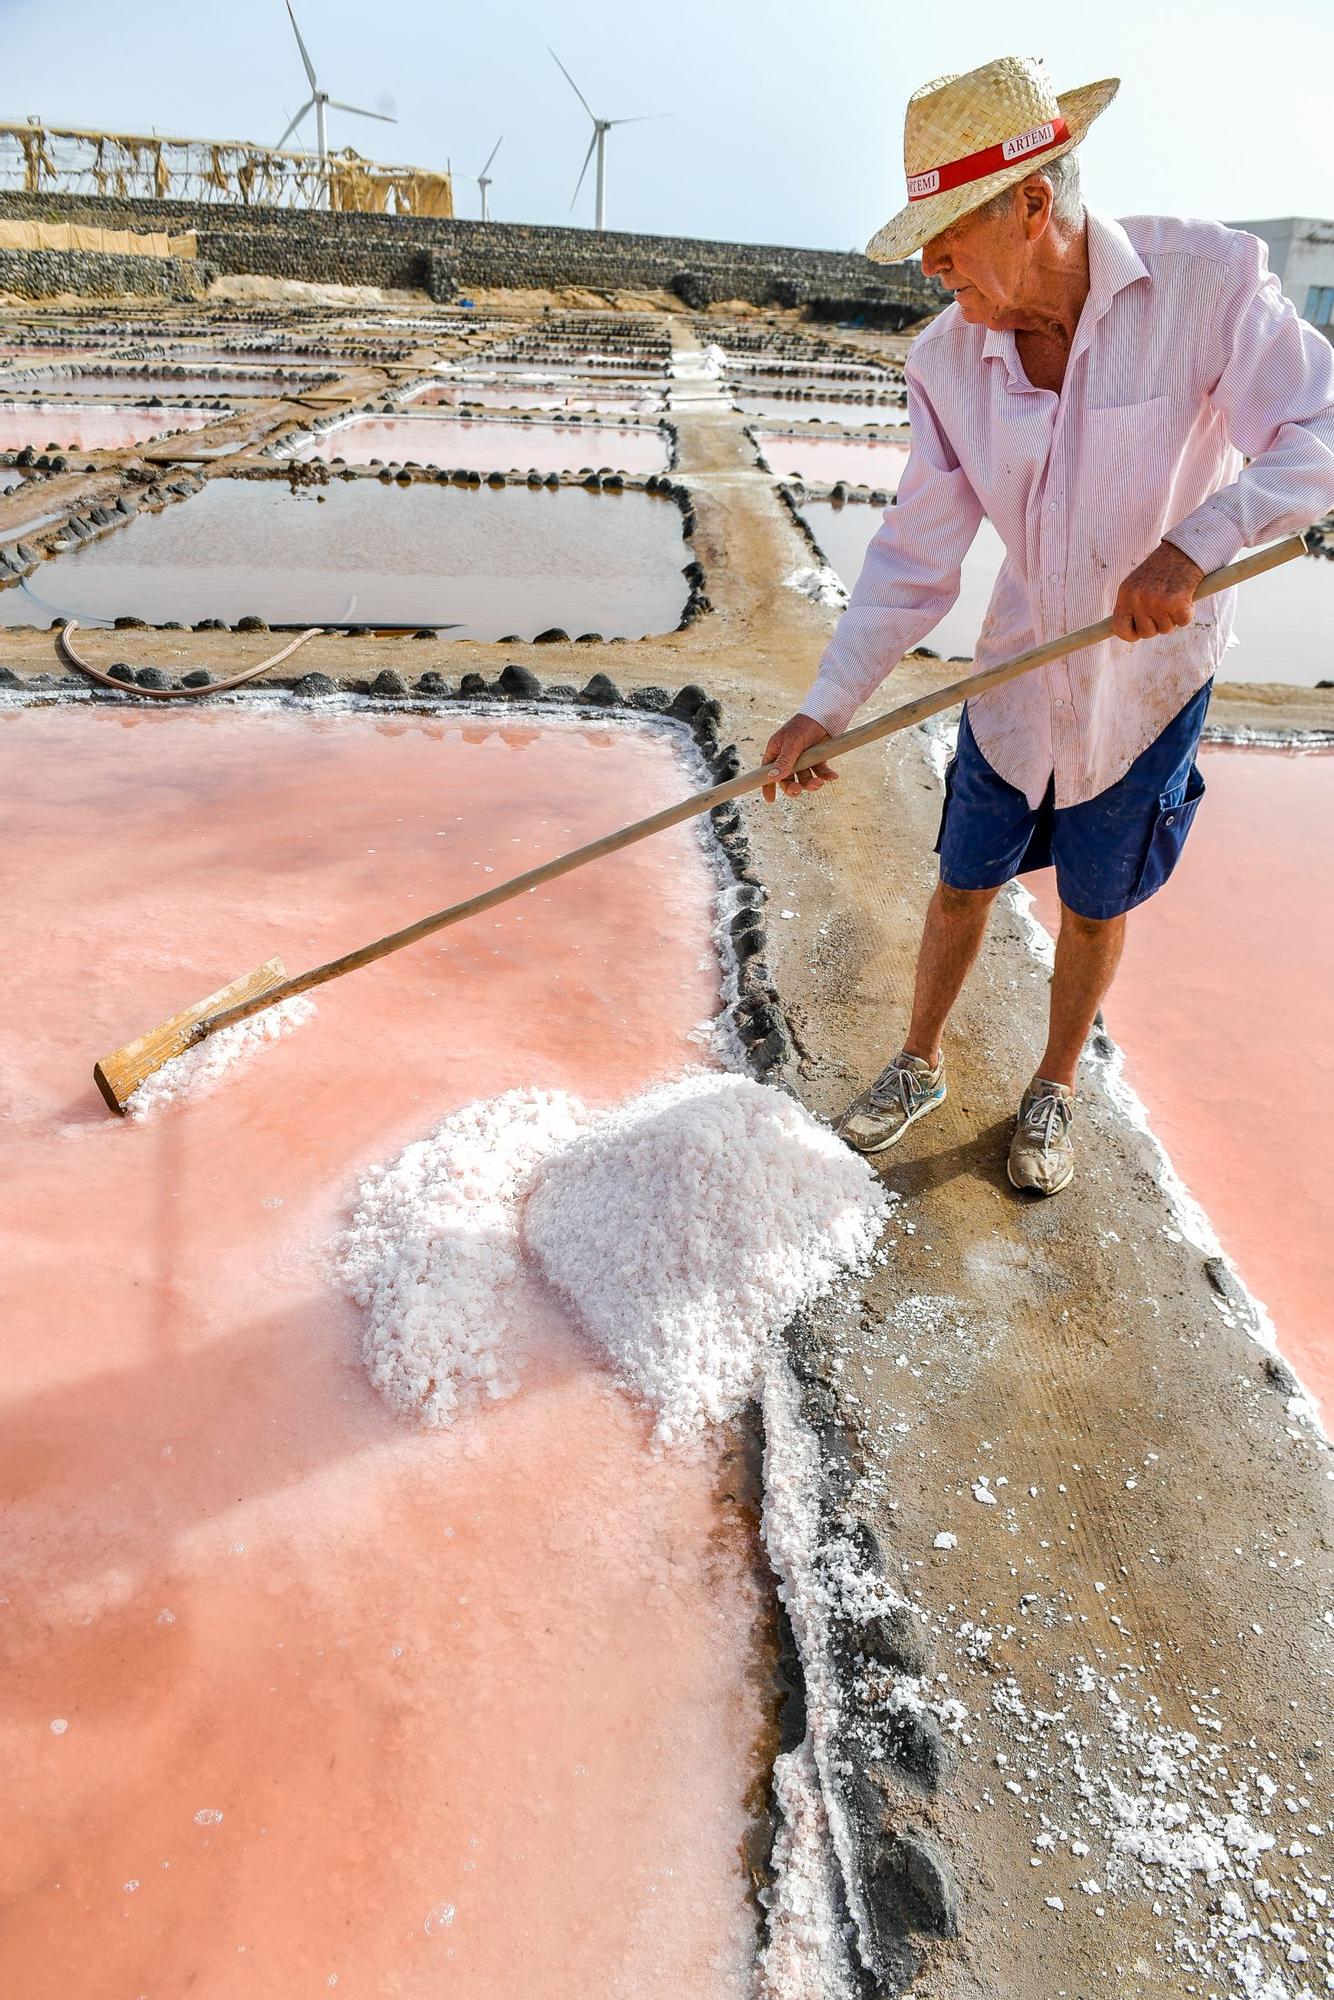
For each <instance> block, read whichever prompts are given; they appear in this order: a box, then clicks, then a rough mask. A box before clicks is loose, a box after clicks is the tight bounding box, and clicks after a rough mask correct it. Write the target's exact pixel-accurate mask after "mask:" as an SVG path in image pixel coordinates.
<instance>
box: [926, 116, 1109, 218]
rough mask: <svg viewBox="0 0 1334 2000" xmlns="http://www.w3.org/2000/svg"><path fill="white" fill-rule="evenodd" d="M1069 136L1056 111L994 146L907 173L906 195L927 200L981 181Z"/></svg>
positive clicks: (1068, 131) (1048, 150)
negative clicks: (926, 169) (1043, 121)
mask: <svg viewBox="0 0 1334 2000" xmlns="http://www.w3.org/2000/svg"><path fill="white" fill-rule="evenodd" d="M1069 137H1070V128H1069V127H1068V125H1067V124H1066V122H1065V120H1064V118H1062V117H1060V116H1059V114H1058V116H1057V117H1055V118H1052V119H1049V120H1048V121H1047V123H1046V124H1045V125H1034V126H1033V128H1032V130H1031V131H1028V132H1020V133H1019V134H1018V135H1017V136H1016V137H1015V138H1013V139H1002V140H1001V142H1000V144H999V145H998V146H984V147H983V148H982V150H981V152H980V153H968V154H966V155H965V156H964V158H963V159H962V160H950V161H949V162H948V163H947V164H946V165H945V166H943V167H932V168H931V169H930V170H929V171H928V172H927V173H924V174H911V175H910V176H909V178H908V199H909V201H928V200H929V199H930V197H931V196H932V195H933V194H944V193H945V192H946V191H947V189H949V188H956V187H966V186H967V184H968V182H969V181H984V180H986V179H988V177H989V176H990V175H992V174H998V173H1000V172H1001V171H1002V170H1003V169H1004V168H1005V167H1009V166H1013V165H1014V162H1015V161H1016V160H1030V159H1037V158H1038V157H1039V156H1040V155H1041V154H1043V153H1049V152H1051V150H1052V148H1053V147H1054V146H1062V145H1064V144H1065V141H1066V140H1067V139H1068V138H1069Z"/></svg>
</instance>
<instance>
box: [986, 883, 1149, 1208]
mask: <svg viewBox="0 0 1334 2000" xmlns="http://www.w3.org/2000/svg"><path fill="white" fill-rule="evenodd" d="M1125 935H1126V920H1125V917H1124V915H1122V916H1119V917H1106V918H1097V917H1081V916H1079V915H1077V914H1076V912H1075V911H1074V910H1072V909H1071V908H1070V907H1069V905H1068V904H1066V903H1062V904H1061V931H1060V936H1059V937H1058V938H1057V940H1056V964H1055V968H1054V970H1053V972H1052V981H1051V1003H1050V1008H1049V1012H1048V1023H1047V1046H1046V1048H1045V1049H1044V1051H1043V1055H1042V1061H1041V1062H1040V1064H1039V1065H1038V1072H1037V1075H1036V1076H1035V1077H1034V1078H1033V1081H1032V1083H1030V1084H1029V1086H1028V1089H1027V1090H1026V1091H1025V1092H1024V1094H1023V1097H1022V1099H1021V1100H1020V1104H1019V1116H1018V1118H1017V1119H1016V1120H1015V1128H1014V1137H1013V1139H1012V1140H1011V1141H1010V1159H1009V1166H1008V1172H1009V1176H1010V1181H1011V1183H1012V1185H1013V1186H1015V1187H1017V1188H1023V1189H1026V1190H1028V1191H1029V1192H1031V1193H1033V1194H1059V1193H1060V1191H1061V1189H1062V1188H1063V1187H1067V1186H1068V1185H1069V1183H1070V1181H1071V1180H1072V1179H1073V1177H1074V1171H1075V1159H1074V1148H1073V1146H1072V1144H1071V1138H1070V1127H1071V1124H1072V1122H1073V1120H1074V1115H1075V1071H1076V1070H1077V1069H1078V1067H1079V1058H1080V1056H1081V1055H1082V1054H1083V1052H1084V1044H1085V1042H1086V1041H1087V1040H1088V1033H1089V1029H1090V1028H1091V1027H1092V1026H1093V1017H1094V1015H1095V1014H1096V1013H1097V1011H1098V1008H1099V1007H1100V1006H1101V1004H1102V998H1103V995H1104V994H1105V993H1106V991H1107V989H1108V987H1109V986H1110V985H1111V983H1112V980H1113V978H1114V977H1115V975H1116V968H1117V965H1118V964H1119V962H1120V958H1121V946H1122V944H1123V943H1124V942H1125Z"/></svg>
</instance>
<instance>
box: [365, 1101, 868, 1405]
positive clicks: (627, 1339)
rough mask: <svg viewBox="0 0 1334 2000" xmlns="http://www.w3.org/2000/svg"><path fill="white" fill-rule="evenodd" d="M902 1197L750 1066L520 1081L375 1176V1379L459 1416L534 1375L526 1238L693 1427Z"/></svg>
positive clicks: (638, 1372) (610, 1340) (857, 1258)
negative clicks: (670, 1075) (551, 1085)
mask: <svg viewBox="0 0 1334 2000" xmlns="http://www.w3.org/2000/svg"><path fill="white" fill-rule="evenodd" d="M887 1207H888V1197H887V1196H886V1194H885V1192H884V1190H883V1189H882V1188H881V1186H880V1183H879V1181H878V1180H877V1179H876V1176H875V1175H874V1174H873V1173H872V1171H871V1169H870V1168H869V1167H868V1166H867V1165H866V1163H865V1161H864V1160H862V1159H860V1158H859V1157H858V1156H857V1155H856V1154H854V1153H851V1152H849V1150H848V1149H847V1148H846V1147H845V1146H843V1145H842V1144H841V1143H840V1142H839V1140H838V1139H836V1138H835V1137H834V1135H833V1133H831V1132H830V1131H829V1130H828V1129H827V1128H826V1127H825V1126H823V1125H821V1124H819V1123H818V1122H817V1121H816V1120H815V1119H814V1118H812V1117H811V1115H810V1114H809V1113H808V1112H807V1111H805V1110H804V1109H803V1108H802V1107H801V1105H799V1104H798V1103H797V1102H796V1101H795V1100H794V1099H792V1098H790V1097H788V1096H786V1095H785V1094H784V1093H783V1092H781V1091H777V1090H773V1089H770V1088H767V1087H766V1086H765V1085H763V1084H758V1083H754V1082H752V1081H750V1079H748V1078H746V1077H740V1076H733V1075H714V1074H710V1073H705V1072H700V1073H695V1074H691V1075H688V1076H685V1077H683V1078H681V1079H679V1080H678V1081H676V1082H674V1083H670V1084H666V1085H664V1086H662V1087H661V1088H659V1089H657V1090H654V1091H651V1092H649V1093H648V1094H647V1095H646V1096H643V1097H639V1098H635V1099H632V1100H631V1101H630V1102H629V1103H628V1104H625V1105H623V1106H620V1107H619V1108H617V1109H615V1110H612V1111H610V1112H593V1111H590V1110H588V1109H587V1108H586V1107H585V1106H583V1105H581V1104H580V1103H579V1102H578V1101H577V1100H576V1099H573V1098H570V1097H567V1096H563V1095H560V1094H557V1093H550V1092H542V1091H512V1092H509V1093H507V1094H506V1095H505V1096H503V1097H498V1098H495V1099H494V1100H492V1101H491V1102H490V1103H488V1104H474V1105H470V1106H467V1107H466V1108H465V1109H464V1110H462V1111H460V1112H457V1113H456V1114H455V1115H454V1116H453V1117H451V1118H448V1119H446V1120H445V1122H444V1124H443V1125H441V1127H440V1128H439V1130H438V1131H437V1132H436V1133H435V1134H434V1135H433V1137H431V1138H430V1139H426V1140H422V1141H419V1142H417V1143H416V1144H414V1145H411V1146H409V1147H407V1148H406V1150H405V1151H404V1152H403V1153H402V1154H401V1155H400V1157H399V1158H398V1159H397V1160H396V1161H395V1162H394V1163H393V1164H392V1165H390V1166H388V1167H384V1168H379V1169H376V1170H374V1171H373V1172H372V1173H371V1174H370V1175H369V1176H368V1177H367V1179H366V1180H365V1181H364V1182H363V1184H362V1187H361V1190H360V1198H359V1202H358V1206H357V1210H356V1213H355V1215H354V1218H353V1221H352V1225H351V1228H350V1229H349V1231H348V1233H347V1236H346V1238H345V1239H344V1243H343V1246H342V1252H341V1259H342V1274H343V1278H344V1282H345V1283H346V1285H347V1287H348V1290H349V1291H350V1293H351V1294H352V1296H353V1297H354V1298H355V1299H356V1300H357V1301H358V1303H359V1304H361V1305H363V1306H364V1307H365V1308H366V1309H367V1311H368V1315H369V1318H368V1324H367V1329H366V1336H365V1342H364V1350H363V1351H364V1357H365V1361H366V1365H367V1367H368V1369H369V1371H370V1375H371V1379H372V1381H373V1382H374V1383H375V1385H376V1387H377V1388H378V1389H379V1390H380V1392H381V1394H382V1395H384V1397H385V1398H386V1400H387V1401H388V1402H389V1403H390V1404H391V1405H392V1406H393V1407H394V1408H395V1409H397V1410H399V1411H402V1412H404V1413H405V1414H410V1415H413V1416H415V1417H417V1418H418V1419H419V1420H420V1421H422V1422H425V1423H428V1424H445V1423H448V1422H449V1421H450V1420H451V1418H452V1417H453V1416H454V1415H455V1413H456V1412H457V1411H458V1409H459V1408H460V1406H461V1405H463V1404H466V1403H467V1402H469V1401H474V1400H476V1399H477V1398H478V1396H488V1395H489V1396H504V1395H510V1394H512V1393H513V1392H514V1390H515V1389H516V1388H517V1387H518V1378H517V1372H516V1369H515V1367H514V1365H513V1362H512V1358H511V1357H512V1356H513V1355H514V1354H515V1352H516V1351H517V1342H516V1338H515V1335H516V1329H515V1328H514V1327H513V1326H512V1325H511V1324H510V1323H509V1320H508V1317H507V1308H510V1307H511V1306H512V1305H513V1302H514V1299H515V1294H516V1288H517V1287H518V1285H519V1283H520V1281H521V1278H522V1270H523V1252H524V1249H525V1248H526V1249H527V1251H528V1252H529V1253H530V1255H531V1256H532V1258H533V1259H534V1260H535V1261H536V1263H537V1265H538V1266H539V1268H540V1270H541V1272H542V1274H543V1275H544V1276H545V1277H546V1279H547V1280H548V1281H549V1282H550V1283H551V1284H552V1285H553V1286H554V1287H555V1288H556V1290H557V1291H558V1292H560V1293H561V1295H562V1296H563V1297H564V1298H565V1299H566V1300H567V1301H568V1303H569V1304H570V1305H571V1306H572V1307H573V1309H574V1311H575V1313H576V1315H577V1316H578V1319H579V1320H580V1322H581V1323H582V1325H583V1327H584V1329H585V1331H586V1332H587V1333H588V1334H589V1335H590V1336H591V1338H592V1339H593V1340H594V1341H595V1342H596V1344H597V1346H598V1347H599V1349H600V1350H601V1351H602V1353H603V1354H604V1355H605V1356H606V1358H607V1360H608V1362H609V1363H610V1365H611V1367H612V1369H613V1371H614V1373H615V1374H616V1376H617V1377H618V1379H619V1380H620V1381H621V1383H622V1384H623V1385H624V1386H625V1387H626V1388H627V1389H629V1390H630V1391H631V1392H632V1393H633V1394H634V1395H636V1396H637V1397H639V1398H640V1399H641V1400H642V1401H644V1402H645V1403H647V1404H648V1405H649V1406H650V1407H651V1408H652V1409H653V1410H655V1411H656V1413H657V1426H656V1432H657V1436H658V1437H659V1439H660V1440H662V1441H663V1442H664V1443H669V1444H678V1443H681V1442H683V1441H685V1440H687V1439H689V1438H690V1437H692V1436H694V1435H696V1434H698V1433H699V1432H700V1431H702V1430H703V1429H704V1427H705V1426H706V1425H708V1424H710V1423H716V1422H719V1421H722V1420H723V1419H725V1418H727V1417H729V1416H732V1415H734V1414H735V1413H736V1412H737V1411H738V1410H739V1409H740V1408H741V1407H742V1405H743V1404H744V1403H745V1402H747V1401H748V1400H749V1399H750V1398H751V1397H752V1396H754V1395H756V1394H757V1393H758V1392H759V1390H760V1388H761V1385H762V1381H763V1377H764V1373H765V1360H766V1355H767V1353H768V1351H769V1347H770V1342H771V1341H772V1339H773V1337H774V1336H775V1335H776V1334H777V1333H778V1332H779V1331H780V1329H781V1328H782V1327H783V1326H784V1325H786V1324H787V1322H788V1321H789V1320H790V1319H791V1318H792V1317H793V1315H794V1314H795V1313H797V1312H799V1311H801V1310H802V1309H803V1308H804V1307H807V1306H809V1305H811V1304H812V1303H813V1302H814V1301H815V1299H816V1298H818V1297H819V1296H820V1294H821V1293H823V1292H825V1291H827V1290H828V1288H829V1287H830V1285H831V1284H832V1283H833V1282H834V1280H835V1279H836V1278H837V1277H838V1276H839V1275H840V1273H842V1272H844V1271H849V1270H851V1269H853V1268H855V1267H857V1266H858V1265H860V1264H862V1263H864V1262H865V1260H866V1259H867V1258H868V1257H869V1256H870V1254H871V1252H872V1250H873V1249H874V1247H875V1244H876V1240H877V1238H878V1236H879V1233H880V1227H881V1224H882V1222H883V1219H884V1216H885V1213H886V1210H887Z"/></svg>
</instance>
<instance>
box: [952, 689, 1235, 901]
mask: <svg viewBox="0 0 1334 2000" xmlns="http://www.w3.org/2000/svg"><path fill="white" fill-rule="evenodd" d="M1212 691H1213V682H1212V681H1209V682H1207V683H1206V684H1205V686H1204V687H1202V688H1201V689H1200V691H1199V693H1198V694H1196V695H1192V697H1191V699H1190V700H1189V701H1188V702H1187V703H1186V706H1185V707H1184V708H1183V709H1182V710H1181V711H1180V713H1179V714H1177V715H1175V716H1174V717H1173V718H1172V720H1171V722H1169V723H1168V725H1167V727H1166V729H1164V731H1163V732H1162V734H1161V736H1158V737H1156V738H1155V739H1154V741H1153V742H1152V743H1151V744H1150V745H1149V747H1148V749H1147V750H1143V751H1141V752H1140V754H1139V756H1138V757H1137V758H1136V759H1135V761H1134V763H1133V764H1132V765H1131V767H1130V769H1129V770H1128V771H1127V772H1126V774H1125V776H1124V777H1123V778H1118V779H1117V781H1116V783H1115V784H1114V785H1109V786H1108V787H1107V790H1106V791H1105V792H1099V793H1098V795H1097V797H1096V798H1092V799H1086V800H1085V801H1084V803H1083V804H1082V805H1077V806H1061V807H1057V806H1056V804H1055V781H1054V779H1053V780H1051V781H1050V782H1049V783H1048V785H1047V795H1046V797H1045V798H1044V799H1043V801H1042V803H1041V805H1040V806H1038V807H1037V808H1036V809H1034V807H1032V806H1030V805H1029V803H1028V800H1027V799H1026V798H1025V797H1024V794H1023V793H1022V792H1021V791H1018V790H1016V788H1015V787H1014V786H1013V785H1010V784H1007V783H1006V782H1005V780H1004V778H1001V777H998V776H997V775H996V773H995V771H993V770H992V768H991V766H990V764H988V762H987V760H986V758H985V757H984V756H983V755H982V752H981V751H980V750H979V749H978V747H977V741H976V739H975V737H974V735H973V732H972V729H971V727H970V726H969V722H968V710H967V707H965V708H964V712H963V719H962V721H961V722H960V724H959V744H958V749H957V750H956V752H955V754H954V756H953V757H952V758H951V759H950V763H949V767H948V769H947V770H946V773H945V809H944V811H943V812H942V814H941V816H940V833H939V835H938V836H937V839H936V852H937V854H939V856H940V879H941V881H942V882H943V883H945V885H946V886H947V887H948V888H951V889H999V888H1000V887H1001V886H1002V885H1003V884H1004V883H1006V882H1008V881H1009V880H1010V879H1011V878H1012V877H1013V876H1015V875H1026V874H1028V873H1029V871H1030V870H1032V869H1034V868H1050V867H1053V866H1054V867H1055V869H1056V887H1057V890H1058V892H1059V894H1060V898H1061V901H1062V902H1063V903H1064V904H1065V906H1066V908H1067V909H1070V910H1073V911H1074V912H1075V914H1076V916H1080V917H1093V918H1100V919H1106V918H1108V917H1119V916H1121V915H1123V914H1124V912H1125V911H1127V910H1133V909H1134V908H1135V905H1136V904H1137V903H1143V902H1145V901H1147V899H1148V898H1149V897H1150V896H1151V895H1152V894H1153V893H1154V891H1155V889H1161V888H1162V886H1163V884H1164V882H1165V881H1166V880H1167V878H1168V876H1169V875H1170V874H1171V873H1172V870H1173V869H1174V868H1175V867H1176V864H1177V857H1178V856H1179V854H1180V853H1181V850H1182V848H1183V847H1184V846H1185V844H1186V835H1187V834H1188V833H1189V832H1190V829H1191V823H1192V821H1193V820H1194V818H1195V814H1196V811H1197V810H1198V808H1199V803H1200V800H1201V799H1202V798H1203V797H1204V779H1203V778H1202V777H1201V776H1200V773H1199V770H1198V768H1197V767H1196V763H1195V752H1196V750H1197V748H1198V747H1199V741H1200V731H1201V730H1202V729H1203V727H1204V715H1205V710H1206V709H1207V708H1208V706H1209V696H1210V694H1211V693H1212Z"/></svg>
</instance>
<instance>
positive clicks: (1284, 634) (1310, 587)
mask: <svg viewBox="0 0 1334 2000" xmlns="http://www.w3.org/2000/svg"><path fill="white" fill-rule="evenodd" d="M770 463H771V464H772V463H773V461H772V459H771V460H770ZM843 476H844V478H846V477H848V475H847V474H846V473H845V474H844V475H843ZM881 483H884V482H881ZM800 511H801V515H802V518H803V520H805V522H806V523H807V526H808V527H809V528H810V530H811V533H812V534H813V535H814V536H815V539H816V541H817V542H818V543H819V544H820V547H821V549H822V550H823V551H824V555H825V560H826V561H827V562H828V564H829V566H830V568H831V569H832V570H833V571H834V572H835V574H836V575H837V576H838V578H839V580H840V582H842V583H843V584H844V585H846V587H847V588H848V589H849V590H851V588H852V586H853V584H854V583H855V582H856V581H857V578H858V576H859V575H860V573H861V566H862V563H863V561H864V560H865V556H866V551H867V549H868V547H869V546H870V543H871V541H872V538H873V537H874V535H875V532H876V530H877V528H878V527H879V526H880V522H881V519H882V514H881V510H880V509H879V508H878V507H874V506H869V505H866V504H864V503H859V502H856V501H853V502H852V503H851V504H849V505H846V506H840V505H839V504H838V502H837V501H830V500H807V501H805V502H803V504H802V507H801V510H800ZM1004 555H1005V550H1004V546H1003V544H1002V542H1001V539H1000V536H999V535H998V534H997V533H996V531H995V529H994V528H993V527H992V525H991V523H990V521H983V523H982V525H981V527H980V528H979V529H978V532H977V539H976V540H975V541H974V543H973V546H972V547H971V549H970V550H969V551H968V554H967V555H966V556H965V557H964V561H963V586H962V589H961V591H960V594H959V601H958V603H957V604H955V605H954V607H953V609H952V610H950V611H949V612H947V613H946V615H945V617H944V618H943V619H942V620H941V622H940V624H939V625H937V627H936V628H935V631H934V632H930V633H928V634H927V636H926V639H925V640H924V641H923V644H925V645H928V646H931V647H932V648H933V649H934V650H935V651H936V652H938V653H941V654H944V655H945V657H946V658H948V657H949V656H950V655H952V654H966V655H967V656H968V658H970V659H971V658H972V654H973V648H974V646H975V645H976V643H977V635H978V632H979V631H980V630H981V626H982V620H983V618H984V617H985V616H986V610H987V605H988V604H989V603H990V601H991V592H992V587H993V585H994V584H995V581H996V576H997V573H998V571H999V570H1000V566H1001V563H1002V561H1003V560H1004ZM1233 636H1234V638H1235V640H1236V644H1235V645H1232V646H1229V647H1228V649H1227V651H1226V652H1225V653H1224V655H1223V663H1222V665H1221V666H1220V667H1219V670H1218V678H1219V680H1222V681H1282V682H1287V683H1288V684H1289V685H1291V686H1295V687H1314V686H1315V684H1316V682H1317V681H1322V680H1331V679H1334V563H1329V562H1326V561H1325V560H1323V559H1322V558H1321V557H1318V556H1302V557H1299V558H1298V559H1296V560H1295V561H1293V562H1287V563H1282V564H1280V566H1279V567H1278V568H1277V569H1274V570H1268V571H1266V572H1265V574H1264V575H1263V576H1256V577H1252V578H1251V580H1250V582H1249V583H1244V584H1242V585H1241V586H1240V587H1239V589H1238V591H1237V609H1236V617H1235V621H1234V625H1233Z"/></svg>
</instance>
